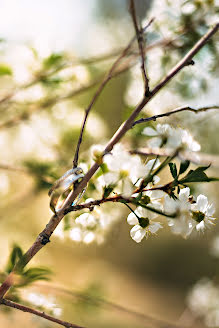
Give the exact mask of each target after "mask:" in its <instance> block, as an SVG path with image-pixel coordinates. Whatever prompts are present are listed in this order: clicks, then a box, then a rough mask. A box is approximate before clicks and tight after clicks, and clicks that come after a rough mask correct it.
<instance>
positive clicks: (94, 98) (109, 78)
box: [73, 19, 153, 168]
mask: <svg viewBox="0 0 219 328" xmlns="http://www.w3.org/2000/svg"><path fill="white" fill-rule="evenodd" d="M152 21H153V20H152V19H151V20H150V21H149V23H148V24H147V25H146V26H145V27H144V29H143V31H146V29H147V28H148V27H149V26H150V24H151V23H152ZM137 37H138V35H137ZM134 41H135V37H133V38H132V39H131V41H130V42H129V44H128V45H127V47H126V48H125V49H124V50H123V51H122V53H121V54H120V56H119V57H118V58H117V60H116V61H115V62H114V63H113V65H112V67H111V68H110V70H109V72H108V73H107V74H106V76H105V77H104V79H103V81H102V82H101V84H100V86H99V88H98V89H97V91H96V92H95V94H94V96H93V97H92V99H91V102H90V104H89V105H88V107H87V109H86V110H85V114H84V120H83V123H82V126H81V131H80V134H79V138H78V142H77V147H76V150H75V155H74V160H73V168H75V167H77V165H78V156H79V151H80V146H81V143H82V138H83V134H84V129H85V125H86V122H87V118H88V115H89V113H90V110H91V108H92V107H93V105H94V104H95V102H96V101H97V99H98V98H99V96H100V94H101V92H102V91H103V89H104V87H105V86H106V84H107V83H108V82H109V81H110V80H111V79H112V77H113V75H114V74H113V73H114V71H115V70H116V68H117V67H118V65H119V63H120V62H121V61H122V59H123V58H124V57H125V56H126V55H127V53H128V52H129V50H130V48H131V47H132V45H133V43H134Z"/></svg>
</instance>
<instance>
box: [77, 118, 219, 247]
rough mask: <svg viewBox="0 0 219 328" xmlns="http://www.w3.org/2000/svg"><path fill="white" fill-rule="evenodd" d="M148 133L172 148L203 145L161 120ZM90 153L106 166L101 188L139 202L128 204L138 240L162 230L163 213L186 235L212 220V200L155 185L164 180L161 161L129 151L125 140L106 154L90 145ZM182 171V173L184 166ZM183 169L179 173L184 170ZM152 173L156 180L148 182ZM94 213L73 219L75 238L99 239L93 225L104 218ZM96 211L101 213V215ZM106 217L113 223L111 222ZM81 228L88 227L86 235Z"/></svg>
mask: <svg viewBox="0 0 219 328" xmlns="http://www.w3.org/2000/svg"><path fill="white" fill-rule="evenodd" d="M144 131H145V133H148V134H151V135H157V136H158V135H159V137H156V138H154V142H155V141H156V143H154V144H153V145H155V144H156V145H157V146H161V145H165V146H167V147H174V148H177V147H185V146H187V148H189V149H190V150H193V151H196V150H199V149H200V146H199V144H198V143H197V142H196V141H194V140H193V138H192V137H191V136H190V135H189V133H188V132H187V131H185V130H182V129H180V128H172V127H170V126H169V125H168V124H164V125H160V124H158V126H157V132H156V131H155V130H153V129H152V128H146V129H145V130H144ZM92 157H93V159H94V160H95V161H96V162H98V163H99V164H100V165H101V166H102V167H103V165H104V169H103V170H102V175H100V176H99V177H98V188H99V190H103V189H104V188H105V189H104V190H106V189H107V188H108V190H109V194H110V193H111V192H112V191H113V193H114V195H120V196H122V197H123V199H126V200H127V199H128V200H129V203H131V204H132V205H135V206H136V208H135V209H132V207H130V206H128V207H129V208H130V210H131V211H132V212H131V213H130V214H129V215H128V218H127V222H128V224H130V225H133V228H132V229H131V231H130V235H131V238H132V239H133V240H134V241H136V242H137V243H139V242H141V241H142V239H143V238H144V237H148V235H150V234H155V233H157V232H158V230H159V229H161V228H162V224H161V223H160V222H156V221H154V219H156V218H157V217H158V215H160V214H164V216H167V223H168V226H169V227H170V228H171V231H172V232H173V233H174V234H180V235H182V236H183V237H184V238H187V237H188V236H189V235H190V234H191V233H192V232H193V233H194V232H195V231H196V232H198V231H204V230H205V228H208V227H210V226H211V225H212V224H214V220H215V218H214V217H213V214H214V212H215V209H214V206H213V205H212V204H209V203H208V199H207V197H206V196H204V195H199V196H198V197H197V199H196V200H195V198H194V197H193V196H191V195H190V189H189V188H188V187H183V186H182V185H181V187H179V186H178V195H177V196H176V195H175V194H174V193H172V191H171V192H170V193H169V192H166V193H165V192H164V191H163V190H162V187H161V186H160V187H159V186H158V187H156V188H155V187H154V185H155V184H156V183H158V182H159V181H160V178H159V177H158V176H156V175H155V174H156V171H155V170H156V169H157V168H159V167H160V166H161V165H162V164H160V161H159V160H158V159H157V160H155V159H152V160H149V161H148V162H146V163H143V162H142V161H141V159H140V157H139V156H137V155H131V154H130V153H129V152H128V151H126V150H125V148H124V147H123V146H122V145H121V144H117V145H116V146H115V147H114V149H113V150H112V152H111V153H107V154H104V147H103V146H95V147H93V148H92ZM172 165H175V164H172ZM185 169H186V168H185ZM180 172H184V169H183V170H181V171H180ZM180 172H179V174H181V173H180ZM191 172H192V171H191ZM202 172H203V171H202ZM177 174H178V173H177V170H176V173H175V177H174V179H175V178H177V179H178V177H177ZM190 174H191V173H190ZM148 177H149V178H151V177H152V178H151V179H149V180H148ZM206 177H207V176H206ZM143 181H144V182H145V181H147V183H146V185H145V186H146V188H145V186H144V187H142V182H143ZM136 191H137V192H136ZM104 197H105V196H104ZM93 214H94V213H84V214H82V215H81V216H79V217H78V218H77V219H76V221H75V223H76V224H79V225H80V227H79V226H77V227H75V228H73V230H72V231H73V235H74V237H73V239H74V240H83V241H85V242H87V241H92V240H94V239H95V237H94V233H93V231H92V229H93V228H94V227H96V225H97V222H101V219H98V220H99V221H97V219H96V217H95V216H94V215H93ZM96 215H97V217H101V216H100V214H99V213H97V214H96ZM105 215H106V214H104V215H103V217H104V216H105ZM108 221H109V222H110V220H108ZM82 226H83V227H84V229H85V231H84V232H83V236H82V232H81V227H82ZM95 229H96V228H95ZM88 230H89V231H88ZM97 230H98V229H97Z"/></svg>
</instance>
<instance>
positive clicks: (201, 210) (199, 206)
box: [192, 195, 216, 231]
mask: <svg viewBox="0 0 219 328" xmlns="http://www.w3.org/2000/svg"><path fill="white" fill-rule="evenodd" d="M214 212H215V208H214V205H213V204H209V203H208V198H207V197H206V196H204V195H199V196H198V197H197V200H196V203H195V204H192V217H193V219H194V220H195V222H196V226H195V228H196V230H197V231H204V230H205V228H209V227H210V226H211V225H213V224H214V220H216V218H214V217H213V214H214Z"/></svg>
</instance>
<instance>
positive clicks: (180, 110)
mask: <svg viewBox="0 0 219 328" xmlns="http://www.w3.org/2000/svg"><path fill="white" fill-rule="evenodd" d="M210 109H219V106H217V105H215V106H214V105H213V106H205V107H201V108H197V109H195V108H192V107H189V106H183V107H179V108H176V109H174V110H172V111H170V112H166V113H163V114H158V115H154V116H151V117H147V118H141V119H140V120H137V121H135V122H134V123H133V125H132V126H135V125H136V124H139V123H145V122H150V121H156V120H157V119H158V118H161V117H166V116H170V115H172V114H175V113H180V112H184V111H190V112H193V113H196V114H197V113H200V112H206V111H208V110H210Z"/></svg>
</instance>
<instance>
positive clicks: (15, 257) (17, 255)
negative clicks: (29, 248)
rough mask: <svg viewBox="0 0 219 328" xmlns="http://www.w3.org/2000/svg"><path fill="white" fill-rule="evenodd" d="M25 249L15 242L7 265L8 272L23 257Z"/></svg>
mask: <svg viewBox="0 0 219 328" xmlns="http://www.w3.org/2000/svg"><path fill="white" fill-rule="evenodd" d="M22 256H23V251H22V249H21V248H20V246H18V245H17V244H14V246H13V248H12V251H11V254H10V256H9V259H8V264H7V266H6V269H5V270H6V272H8V273H9V272H11V270H12V269H13V267H14V266H15V264H16V263H17V262H18V261H19V260H20V259H21V258H22Z"/></svg>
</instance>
